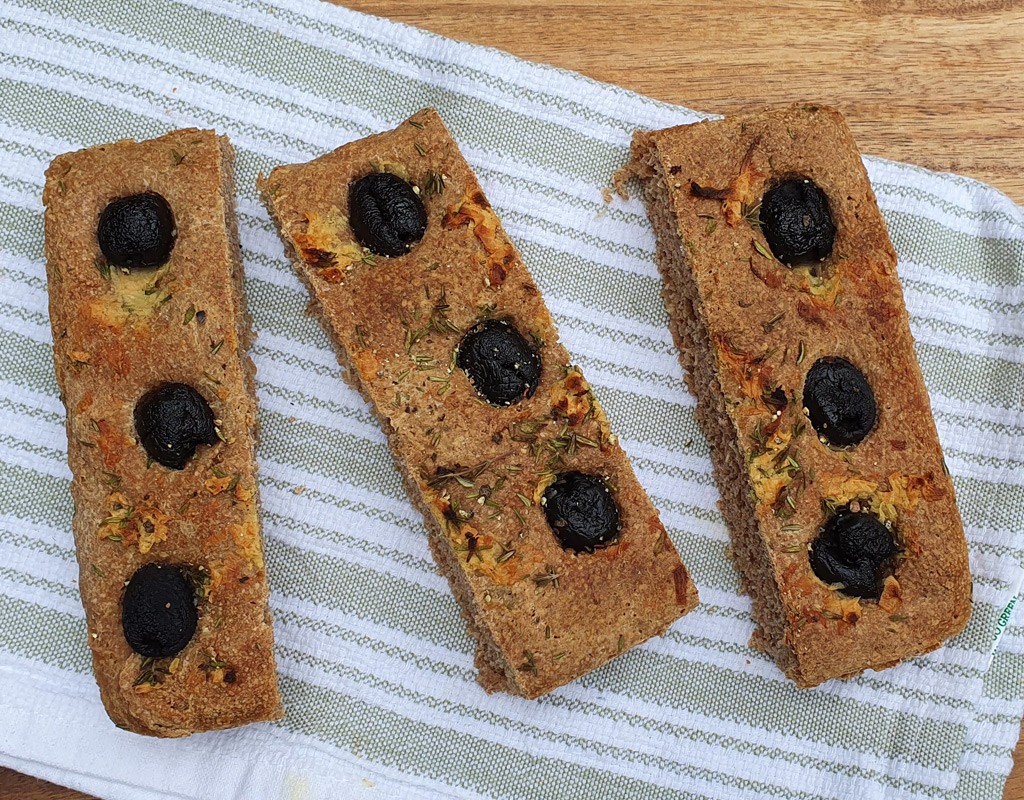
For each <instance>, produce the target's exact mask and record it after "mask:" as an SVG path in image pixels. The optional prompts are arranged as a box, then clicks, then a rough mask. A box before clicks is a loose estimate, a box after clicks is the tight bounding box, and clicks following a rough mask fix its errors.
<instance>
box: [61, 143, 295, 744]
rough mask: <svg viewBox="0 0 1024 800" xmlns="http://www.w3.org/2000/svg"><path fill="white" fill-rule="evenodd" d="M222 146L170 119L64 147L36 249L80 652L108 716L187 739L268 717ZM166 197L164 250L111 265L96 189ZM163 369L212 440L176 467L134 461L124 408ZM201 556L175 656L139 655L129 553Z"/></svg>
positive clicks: (245, 383)
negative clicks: (65, 475)
mask: <svg viewBox="0 0 1024 800" xmlns="http://www.w3.org/2000/svg"><path fill="white" fill-rule="evenodd" d="M231 161H232V151H231V146H230V144H229V143H228V141H227V139H226V138H225V137H218V136H216V134H215V133H213V132H212V131H200V130H192V129H190V130H180V131H175V132H173V133H170V134H167V135H166V136H162V137H160V138H158V139H153V140H150V141H144V142H134V141H130V140H126V141H121V142H117V143H114V144H110V145H104V146H99V147H94V148H90V149H88V150H82V151H79V152H76V153H68V154H65V155H61V156H58V157H57V158H56V159H54V161H53V163H52V164H51V165H50V167H49V169H48V170H47V173H46V188H45V190H44V194H43V202H44V204H45V205H46V260H47V277H48V281H49V292H50V320H51V324H52V327H53V339H54V361H55V365H56V371H57V382H58V384H59V386H60V389H61V395H62V399H63V401H64V404H65V406H66V408H67V429H68V461H69V463H70V466H71V471H72V474H73V480H72V486H71V490H72V495H73V497H74V501H75V516H74V533H75V543H76V547H77V553H78V560H79V566H80V578H79V584H80V588H81V592H82V602H83V605H84V606H85V611H86V620H87V623H88V629H89V644H90V646H91V648H92V652H93V667H94V670H95V673H96V680H97V683H98V684H99V687H100V694H101V696H102V698H103V703H104V705H105V706H106V709H107V712H108V713H109V715H110V717H111V719H112V720H113V721H114V722H115V723H116V724H117V725H119V726H121V727H123V728H126V729H128V730H132V731H135V732H137V733H144V734H149V735H155V736H185V735H188V734H190V733H195V732H197V731H204V730H212V729H217V728H227V727H233V726H236V725H242V724H245V723H248V722H255V721H260V720H268V719H276V718H278V717H280V716H281V713H282V712H281V701H280V696H279V694H278V689H277V674H276V670H275V665H274V654H273V636H272V631H271V626H270V617H269V611H268V607H267V581H266V573H265V571H264V566H263V550H262V544H261V539H260V524H259V514H258V510H259V500H258V494H257V491H258V490H257V483H256V464H255V452H254V446H255V445H254V435H255V431H256V422H257V420H256V398H255V391H254V385H253V378H254V368H253V365H252V362H251V360H250V359H249V358H248V356H247V355H246V347H247V345H248V343H249V340H250V338H251V329H250V323H249V318H248V315H247V313H246V310H245V304H244V294H243V291H242V264H241V259H240V254H239V246H238V237H237V227H236V225H235V220H234V195H233V182H232V177H231ZM144 191H154V192H158V193H159V194H161V195H163V196H164V197H165V198H166V199H167V201H168V203H169V204H170V205H171V207H172V209H173V211H174V215H175V222H176V226H177V240H176V243H175V246H174V249H173V251H172V253H171V257H170V260H169V262H168V263H167V264H166V265H165V266H163V267H159V268H157V269H153V270H140V271H136V272H133V273H132V274H130V275H129V274H124V273H122V272H121V271H119V270H118V269H117V268H109V267H107V266H106V265H105V263H104V261H103V258H102V254H101V252H100V249H99V245H98V243H97V239H96V225H97V221H98V219H99V215H100V212H101V211H102V209H103V208H104V207H105V206H106V204H107V203H108V202H110V201H111V200H115V199H117V198H119V197H123V196H126V195H130V194H135V193H138V192H144ZM166 381H180V382H183V383H187V384H189V385H191V386H192V387H194V388H195V389H197V390H198V391H199V392H200V394H202V395H203V397H204V398H205V399H206V400H207V402H208V403H209V404H210V407H211V408H212V410H213V412H214V415H215V416H216V418H217V420H218V427H219V430H220V432H221V434H222V441H221V442H219V443H218V444H216V445H213V446H200V447H199V449H198V450H197V453H196V457H195V458H194V459H193V460H192V461H191V462H189V463H188V464H187V465H186V467H185V469H184V470H181V471H176V470H171V469H167V468H165V467H163V466H161V465H160V464H156V463H153V464H149V463H148V459H147V455H146V452H145V450H144V448H143V447H142V446H141V445H140V444H139V443H138V442H137V441H136V438H135V437H136V434H135V425H134V419H133V413H134V408H135V404H136V401H137V400H138V398H139V397H140V396H141V395H142V394H144V393H145V392H146V391H147V390H149V389H150V388H152V387H153V386H156V385H158V384H160V383H163V382H166ZM150 561H162V562H170V563H176V564H184V565H188V566H190V567H193V568H198V570H199V571H198V572H196V573H195V576H196V580H197V583H198V585H199V586H200V587H201V590H200V594H201V595H206V596H205V597H204V598H203V599H202V600H200V603H199V628H198V630H197V632H196V635H195V636H194V637H193V639H192V641H191V642H190V643H189V644H188V645H187V646H186V647H185V649H184V650H182V651H181V652H180V653H179V654H178V657H177V658H176V659H162V660H159V661H157V662H151V661H150V660H144V659H143V658H142V657H141V656H139V655H138V654H136V653H135V652H133V651H132V650H131V648H130V647H129V645H128V644H127V642H126V641H125V639H124V635H123V633H122V629H121V594H122V591H123V587H124V585H125V582H126V581H127V580H128V579H129V578H130V577H131V576H132V574H133V573H134V572H135V570H136V569H137V568H138V567H139V566H140V565H142V564H144V563H147V562H150Z"/></svg>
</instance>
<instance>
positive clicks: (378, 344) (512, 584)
mask: <svg viewBox="0 0 1024 800" xmlns="http://www.w3.org/2000/svg"><path fill="white" fill-rule="evenodd" d="M375 170H377V171H379V170H387V171H392V172H395V173H396V174H400V175H401V176H402V177H403V178H406V179H408V180H410V181H411V182H412V183H413V184H414V185H415V186H417V187H418V188H419V191H420V196H421V197H422V199H423V200H424V203H425V205H426V209H427V213H428V218H429V222H428V225H427V231H426V234H425V236H424V238H423V240H422V241H421V242H420V243H419V244H418V245H417V246H416V247H414V248H413V249H412V251H411V252H410V253H409V254H408V255H405V256H401V257H398V258H392V259H388V258H381V257H378V258H372V257H369V256H367V255H366V254H365V253H364V252H363V251H362V249H361V248H360V247H359V246H358V245H357V244H356V243H355V242H354V239H353V236H352V234H351V231H350V230H349V227H348V223H347V220H346V215H347V213H348V187H349V185H350V183H351V181H352V180H354V179H358V178H360V177H362V176H363V175H365V174H367V173H369V172H371V171H375ZM259 185H260V189H261V191H262V193H263V197H264V201H265V202H266V204H267V207H268V209H269V210H270V213H271V216H272V217H273V218H274V220H275V222H276V223H277V225H278V227H279V229H280V231H281V235H282V238H283V239H284V241H285V244H286V247H287V249H288V251H289V254H290V255H291V257H292V259H293V261H294V263H295V267H296V269H297V270H298V272H299V275H300V276H301V277H302V279H303V281H305V282H306V284H307V285H308V286H309V288H310V290H311V293H312V295H313V298H314V301H315V303H316V305H317V306H318V309H319V313H320V316H321V318H322V320H323V322H324V324H325V327H326V328H327V330H328V332H329V333H330V335H331V337H332V338H333V340H334V342H335V344H336V345H337V348H338V351H339V359H340V360H341V362H342V365H343V366H345V367H346V369H347V372H348V377H349V379H350V380H351V381H352V383H353V384H354V385H355V386H356V387H357V388H358V389H359V390H360V391H361V392H362V393H363V395H364V396H365V397H366V398H367V399H368V400H369V401H370V402H371V403H372V404H373V407H374V410H375V413H376V414H377V416H378V418H379V420H380V422H381V425H382V427H383V428H384V430H385V432H386V433H387V434H388V439H389V443H390V446H391V449H392V451H393V453H394V455H395V458H396V461H397V462H398V465H399V467H400V469H401V470H402V472H403V474H404V476H405V479H406V485H407V488H408V490H409V493H410V495H411V496H412V498H413V500H414V501H415V502H416V503H417V504H418V505H419V507H420V509H421V510H422V511H423V513H424V517H425V519H426V522H427V527H428V531H429V535H430V544H431V548H432V550H433V553H434V556H435V558H436V560H437V563H438V564H439V566H440V568H441V570H442V571H443V572H444V573H445V574H446V575H447V576H448V578H449V581H450V583H451V585H452V589H453V591H454V593H455V595H456V598H457V599H458V600H459V602H460V605H461V606H462V609H463V612H464V615H465V617H466V619H467V622H468V624H469V630H470V633H471V634H472V635H473V636H474V637H475V638H476V640H477V644H478V648H477V659H476V661H477V665H478V667H479V669H480V682H481V684H483V686H484V687H485V688H486V689H487V690H488V691H493V690H498V689H500V690H505V691H509V692H513V693H516V694H521V695H524V696H526V697H536V696H538V695H540V694H543V693H545V692H548V691H550V690H551V689H553V688H555V687H557V686H560V685H561V684H563V683H566V682H567V681H570V680H572V679H574V678H576V677H578V676H580V675H582V674H584V673H585V672H588V671H589V670H591V669H594V668H595V667H597V666H599V665H601V664H603V663H605V662H606V661H608V660H609V659H611V658H613V657H615V656H616V655H617V654H619V653H621V652H623V651H624V650H626V649H627V648H629V647H631V646H633V645H634V644H637V643H639V642H641V641H644V640H645V639H647V638H648V637H650V636H653V635H655V634H660V633H662V632H663V631H664V630H665V628H667V627H668V625H669V624H670V623H671V622H673V621H674V620H675V619H677V618H678V617H679V616H681V615H682V614H684V613H686V612H687V611H689V610H690V609H691V608H693V607H694V605H695V604H696V602H697V595H696V590H695V589H694V587H693V584H692V582H691V581H690V579H689V576H688V574H687V573H686V570H685V569H684V567H683V566H682V564H681V563H680V562H679V557H678V555H677V553H676V551H675V548H674V547H673V546H672V543H671V541H670V540H669V539H668V537H667V535H666V534H665V530H664V527H663V526H662V524H661V522H660V521H659V519H658V515H657V512H656V511H655V509H654V507H653V506H652V505H651V502H650V500H649V499H648V498H647V495H646V494H645V493H644V491H643V489H642V488H641V486H640V484H639V483H638V482H637V480H636V477H635V475H634V474H633V471H632V468H631V466H630V464H629V462H628V460H627V458H626V456H625V454H624V453H623V452H622V450H621V449H620V448H619V446H618V445H617V443H616V441H615V437H614V436H613V435H612V434H611V432H610V430H609V428H608V423H607V420H606V419H605V416H604V413H603V412H602V410H601V408H600V406H599V405H598V404H597V401H596V400H595V398H594V396H593V394H592V393H591V392H590V388H589V386H588V385H587V383H586V382H585V380H584V379H583V376H582V374H581V373H580V372H579V370H577V369H575V368H570V367H569V356H568V353H566V351H565V349H564V348H563V347H562V346H561V344H560V343H559V342H558V334H557V331H556V330H555V327H554V323H553V322H552V320H551V317H550V315H549V314H548V311H547V309H546V308H545V306H544V303H543V300H542V299H541V296H540V292H539V291H538V289H537V287H536V285H535V284H534V282H533V280H532V278H531V277H530V274H529V273H528V272H527V270H526V267H525V266H524V265H523V264H522V261H521V260H520V257H519V254H518V253H517V252H516V250H515V248H514V247H513V246H512V244H511V242H510V241H509V239H508V237H507V236H506V235H505V232H504V231H503V230H502V228H501V226H500V224H499V222H498V220H497V217H496V216H495V215H494V213H493V211H492V210H491V208H490V205H489V204H488V203H487V200H486V198H485V197H484V195H483V192H482V191H481V189H480V186H479V184H478V183H477V181H476V178H475V177H474V175H473V173H472V172H471V170H470V168H469V166H468V165H467V164H466V162H465V161H464V160H463V158H462V156H461V154H460V153H459V151H458V148H457V146H456V144H455V142H454V141H453V140H452V138H451V136H450V135H449V134H448V131H447V130H446V129H445V127H444V125H443V123H442V122H441V120H440V118H439V117H438V116H437V114H436V112H435V111H433V110H432V109H427V110H424V111H421V112H419V113H418V114H416V115H414V116H413V117H412V118H411V119H410V120H408V121H407V122H406V123H403V124H402V125H401V126H399V127H398V128H397V129H396V130H394V131H390V132H387V133H384V134H380V135H377V136H371V137H369V138H367V139H363V140H361V141H358V142H355V143H353V144H350V145H346V146H345V147H342V148H340V149H338V150H336V151H334V152H333V153H330V154H328V155H325V156H323V157H321V158H318V159H316V160H315V161H312V162H310V163H308V164H302V165H297V166H286V167H278V168H277V169H275V170H274V171H273V172H272V173H271V174H270V176H269V177H267V178H265V179H261V181H260V184H259ZM484 316H493V317H495V318H505V319H510V320H512V321H513V322H514V324H515V325H516V327H517V328H518V329H519V330H520V331H521V332H523V333H524V335H530V336H532V337H534V339H535V340H536V341H538V342H540V343H541V351H540V352H541V355H542V359H543V371H542V375H541V379H540V383H539V386H538V388H537V390H536V393H535V394H534V396H533V397H532V398H530V399H527V400H525V401H523V402H522V403H520V404H518V405H514V406H511V407H509V408H494V407H492V406H489V405H487V404H485V403H483V402H482V401H481V400H479V399H478V398H477V396H476V393H475V391H474V389H473V387H472V385H471V384H470V383H469V381H468V380H467V378H466V375H465V373H463V372H462V370H460V369H458V368H453V365H452V356H453V352H454V348H455V346H456V345H457V344H458V342H459V340H460V339H461V336H462V334H463V332H465V331H467V330H468V329H469V328H470V327H472V326H473V325H474V324H475V323H476V322H477V321H478V320H479V319H481V318H482V317H484ZM565 469H579V470H583V471H587V472H593V473H597V474H600V475H602V476H604V477H605V478H607V479H608V480H609V482H610V483H611V484H613V485H614V487H615V490H616V498H617V501H618V504H619V507H620V510H621V516H622V523H623V530H622V534H621V537H620V540H619V543H618V544H616V545H613V546H610V547H607V548H604V549H601V550H598V551H597V552H596V553H593V554H580V555H576V554H574V553H573V552H571V551H566V550H564V549H563V548H562V547H561V546H560V545H559V543H558V542H557V540H556V539H555V537H554V536H553V535H552V533H551V530H550V528H549V527H548V524H547V521H546V519H545V517H544V512H543V510H542V508H541V507H540V504H539V499H540V496H541V494H542V493H543V491H544V488H546V486H547V485H548V484H549V483H550V482H551V481H552V480H553V471H562V470H565ZM445 470H450V471H452V472H455V473H458V475H447V476H446V474H445ZM469 513H471V514H472V516H471V517H469V518H460V516H461V517H465V516H466V515H467V514H469Z"/></svg>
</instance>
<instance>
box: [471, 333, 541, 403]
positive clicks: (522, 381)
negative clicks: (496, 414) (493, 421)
mask: <svg viewBox="0 0 1024 800" xmlns="http://www.w3.org/2000/svg"><path fill="white" fill-rule="evenodd" d="M455 363H456V364H458V366H459V367H460V368H461V369H464V370H465V371H466V375H468V376H469V380H470V382H471V383H472V384H473V386H474V387H475V388H476V391H477V393H478V394H479V395H480V396H481V397H482V398H484V400H486V401H487V402H488V403H491V404H492V405H496V406H510V405H512V404H513V403H518V402H519V401H520V400H523V399H525V398H528V397H533V393H534V392H535V391H537V383H538V381H540V353H538V352H537V348H536V347H534V346H533V345H532V344H530V343H529V342H528V341H526V339H525V338H523V335H522V334H521V333H519V331H517V330H516V329H515V328H514V327H513V326H512V324H511V323H510V322H508V321H507V320H503V319H485V320H484V321H483V322H480V323H478V324H477V325H474V326H473V327H472V328H470V330H469V332H468V333H467V334H466V335H465V336H463V337H462V341H461V342H459V349H458V355H457V356H456V359H455Z"/></svg>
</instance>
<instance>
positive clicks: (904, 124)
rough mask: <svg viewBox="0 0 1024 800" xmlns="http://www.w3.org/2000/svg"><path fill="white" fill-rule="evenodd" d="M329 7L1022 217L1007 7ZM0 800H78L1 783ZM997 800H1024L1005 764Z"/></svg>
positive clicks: (1013, 38) (1023, 145)
mask: <svg viewBox="0 0 1024 800" xmlns="http://www.w3.org/2000/svg"><path fill="white" fill-rule="evenodd" d="M343 5H347V6H349V7H350V8H354V9H357V10H360V11H366V12H369V13H375V14H380V15H383V16H388V17H390V18H392V19H395V20H399V21H402V22H408V23H410V24H412V25H416V26H417V27H421V28H426V29H427V30H431V31H434V32H435V33H440V34H443V35H444V36H450V37H453V38H456V39H463V40H465V41H470V42H476V43H478V44H486V45H491V46H492V47H498V48H501V49H502V50H506V51H508V52H511V53H515V54H516V55H518V56H522V57H523V58H527V59H530V60H532V61H541V62H544V63H547V64H554V65H555V66H558V67H564V68H566V69H571V70H576V71H578V72H582V73H584V74H586V75H589V76H590V77H592V78H596V79H598V80H602V81H608V82H610V83H617V84H619V85H620V86H625V87H626V88H628V89H634V90H636V91H638V92H642V93H643V94H646V95H650V96H651V97H656V98H658V99H660V100H666V101H668V102H671V103H679V104H682V105H686V106H689V107H691V108H696V109H700V110H702V111H714V112H718V113H723V114H728V113H732V112H736V111H743V110H751V109H756V108H758V107H760V106H763V105H768V104H784V103H789V102H793V101H797V100H815V101H819V102H823V103H828V104H829V105H833V106H836V107H837V108H839V109H840V110H841V111H843V113H844V114H846V117H847V120H848V121H849V123H850V127H851V128H852V129H853V133H854V136H855V137H856V138H857V142H858V144H859V145H860V148H861V150H862V151H863V152H865V153H869V154H871V155H878V156H884V157H886V158H892V159H898V160H900V161H909V162H911V163H914V164H920V165H921V166H924V167H930V168H931V169H938V170H947V171H951V172H959V173H961V174H964V175H970V176H971V177H974V178H978V179H980V180H983V181H986V182H988V183H991V184H992V185H994V186H996V187H997V188H999V189H1001V190H1002V191H1003V192H1005V193H1006V194H1007V195H1009V196H1010V198H1011V199H1013V200H1014V201H1016V202H1017V203H1020V204H1024V169H1022V166H1024V13H1022V12H1021V10H1020V8H1019V6H1018V4H1017V3H1015V2H1013V1H1012V0H947V1H944V0H860V1H859V2H845V1H841V0H785V2H781V3H778V2H776V3H762V2H755V0H742V2H741V1H740V0H714V2H710V1H707V0H701V1H699V2H698V1H696V0H690V2H685V1H684V0H677V1H675V2H670V1H668V0H663V1H662V2H650V1H648V2H643V3H630V2H624V1H623V0H572V1H570V0H461V1H460V0H425V1H424V0H398V1H397V2H396V1H395V0H389V1H388V2H380V0H376V1H374V0H344V2H343ZM1018 761H1024V758H1020V759H1018ZM0 797H3V798H10V800H81V798H85V797H86V796H85V795H82V794H79V793H77V792H72V791H70V790H68V789H61V788H59V787H55V786H53V785H51V784H46V783H43V782H42V781H35V780H33V779H31V778H27V777H25V776H21V775H18V774H17V773H14V772H11V771H10V770H2V769H0ZM1004 800H1024V767H1021V766H1020V765H1019V764H1017V765H1016V766H1015V769H1014V772H1013V774H1012V775H1011V776H1010V780H1009V781H1008V782H1007V784H1006V793H1005V795H1004Z"/></svg>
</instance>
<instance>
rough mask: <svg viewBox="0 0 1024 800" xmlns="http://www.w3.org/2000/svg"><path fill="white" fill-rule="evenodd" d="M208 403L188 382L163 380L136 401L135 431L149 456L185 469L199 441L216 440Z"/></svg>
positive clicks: (175, 467) (171, 467)
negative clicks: (165, 381) (166, 381)
mask: <svg viewBox="0 0 1024 800" xmlns="http://www.w3.org/2000/svg"><path fill="white" fill-rule="evenodd" d="M215 425H216V423H215V421H214V417H213V411H211V410H210V406H209V404H208V403H207V402H206V400H204V399H203V396H202V395H201V394H199V392H197V391H196V390H195V389H193V388H192V387H191V386H188V385H187V384H184V383H163V384H160V385H159V386H157V387H156V388H155V389H152V390H150V391H149V392H146V394H144V395H143V396H142V398H141V399H140V400H139V402H138V403H137V404H136V405H135V432H136V433H137V434H138V437H139V441H140V442H142V446H143V447H144V448H146V452H147V453H148V454H149V457H150V458H152V459H153V460H154V461H156V462H158V463H160V464H163V465H164V466H165V467H169V468H170V469H184V468H185V464H187V463H188V460H189V459H190V458H192V456H194V455H195V453H196V446H197V445H200V444H216V443H217V439H218V437H217V429H216V427H215Z"/></svg>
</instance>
